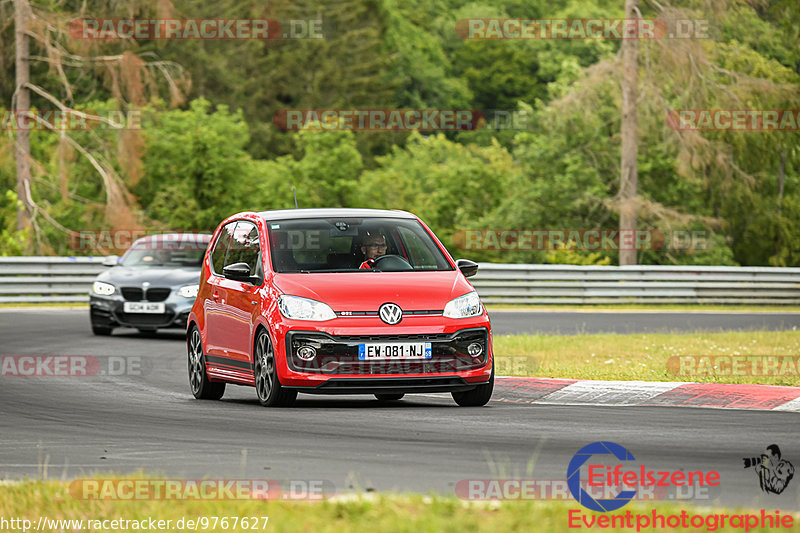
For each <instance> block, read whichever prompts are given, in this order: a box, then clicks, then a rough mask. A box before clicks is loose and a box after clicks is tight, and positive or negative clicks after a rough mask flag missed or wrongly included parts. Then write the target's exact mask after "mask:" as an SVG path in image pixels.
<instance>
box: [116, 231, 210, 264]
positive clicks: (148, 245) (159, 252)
mask: <svg viewBox="0 0 800 533" xmlns="http://www.w3.org/2000/svg"><path fill="white" fill-rule="evenodd" d="M207 239H208V237H204V236H201V235H190V234H183V235H172V234H170V235H159V236H155V237H151V238H150V239H149V240H144V241H137V242H135V243H134V244H133V246H131V247H130V248H129V249H128V251H127V252H125V255H124V256H123V257H122V260H121V261H120V264H121V265H122V266H126V267H144V268H146V267H178V268H180V267H198V268H199V267H200V266H201V265H202V264H203V256H204V255H205V252H206V245H207V243H208V240H207Z"/></svg>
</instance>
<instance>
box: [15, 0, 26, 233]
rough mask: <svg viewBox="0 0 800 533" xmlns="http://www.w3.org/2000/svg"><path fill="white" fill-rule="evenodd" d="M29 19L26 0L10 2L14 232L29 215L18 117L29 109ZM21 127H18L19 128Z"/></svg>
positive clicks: (22, 135) (23, 142) (22, 129)
mask: <svg viewBox="0 0 800 533" xmlns="http://www.w3.org/2000/svg"><path fill="white" fill-rule="evenodd" d="M29 20H30V5H29V4H28V0H15V1H14V24H15V28H14V29H15V32H16V40H15V53H16V75H17V86H16V104H15V106H14V107H15V108H14V109H12V110H11V112H12V113H14V114H15V116H16V117H17V119H16V123H17V125H18V126H17V142H16V159H17V196H18V197H19V200H20V201H21V202H22V206H21V207H18V208H17V230H24V229H26V228H27V227H28V226H29V225H30V221H31V212H30V204H29V202H28V197H29V194H30V183H31V136H30V130H29V129H27V128H26V127H25V126H24V124H25V123H26V122H27V121H26V120H24V119H20V118H19V114H20V113H23V112H28V111H29V110H30V108H31V97H30V92H29V91H28V88H27V84H28V82H29V80H30V60H29V59H28V55H29V54H28V34H27V31H28V21H29ZM20 125H22V127H19V126H20Z"/></svg>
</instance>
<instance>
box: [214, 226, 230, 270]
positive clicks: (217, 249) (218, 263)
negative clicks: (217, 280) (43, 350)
mask: <svg viewBox="0 0 800 533" xmlns="http://www.w3.org/2000/svg"><path fill="white" fill-rule="evenodd" d="M235 229H236V222H229V223H228V224H225V227H224V228H222V231H220V232H219V238H218V239H217V243H216V244H215V245H214V251H213V252H211V270H212V271H213V272H214V274H217V275H220V276H221V275H222V268H223V267H224V266H225V255H226V254H227V253H228V247H229V246H230V243H231V241H233V232H234V230H235Z"/></svg>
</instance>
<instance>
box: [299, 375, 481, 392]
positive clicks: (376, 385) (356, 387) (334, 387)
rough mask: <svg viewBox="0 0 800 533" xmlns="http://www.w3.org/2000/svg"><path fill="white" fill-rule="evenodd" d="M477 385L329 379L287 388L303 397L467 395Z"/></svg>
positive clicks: (437, 379)
mask: <svg viewBox="0 0 800 533" xmlns="http://www.w3.org/2000/svg"><path fill="white" fill-rule="evenodd" d="M487 381H488V380H487ZM480 384H481V383H468V382H467V381H466V380H465V379H464V378H461V377H455V376H453V377H448V376H429V377H401V378H400V377H381V378H331V379H329V380H327V381H325V382H323V383H321V384H319V385H311V386H294V387H286V388H288V389H295V390H297V391H298V392H304V393H306V394H413V393H420V392H459V391H468V390H472V389H474V388H475V387H476V386H477V385H480Z"/></svg>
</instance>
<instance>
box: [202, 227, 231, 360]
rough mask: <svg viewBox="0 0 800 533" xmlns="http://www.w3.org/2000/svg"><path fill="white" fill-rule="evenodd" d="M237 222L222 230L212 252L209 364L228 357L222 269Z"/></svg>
mask: <svg viewBox="0 0 800 533" xmlns="http://www.w3.org/2000/svg"><path fill="white" fill-rule="evenodd" d="M236 224H237V223H236V222H230V223H228V224H226V225H225V226H224V227H223V228H222V230H220V233H219V237H218V238H217V241H216V243H215V244H214V249H213V250H212V252H211V275H210V277H209V279H208V284H209V292H208V298H206V300H205V301H203V311H204V313H205V318H206V339H205V349H206V354H207V355H208V356H210V358H209V362H213V361H214V358H215V357H219V356H226V355H227V351H228V349H227V345H226V342H227V341H226V337H227V335H226V333H225V306H226V301H227V296H228V295H227V290H226V288H225V286H224V284H223V281H225V278H224V277H223V276H222V269H223V267H224V266H225V264H226V263H225V261H226V256H227V254H228V249H229V247H230V244H231V242H232V241H233V233H234V230H235V229H236Z"/></svg>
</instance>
